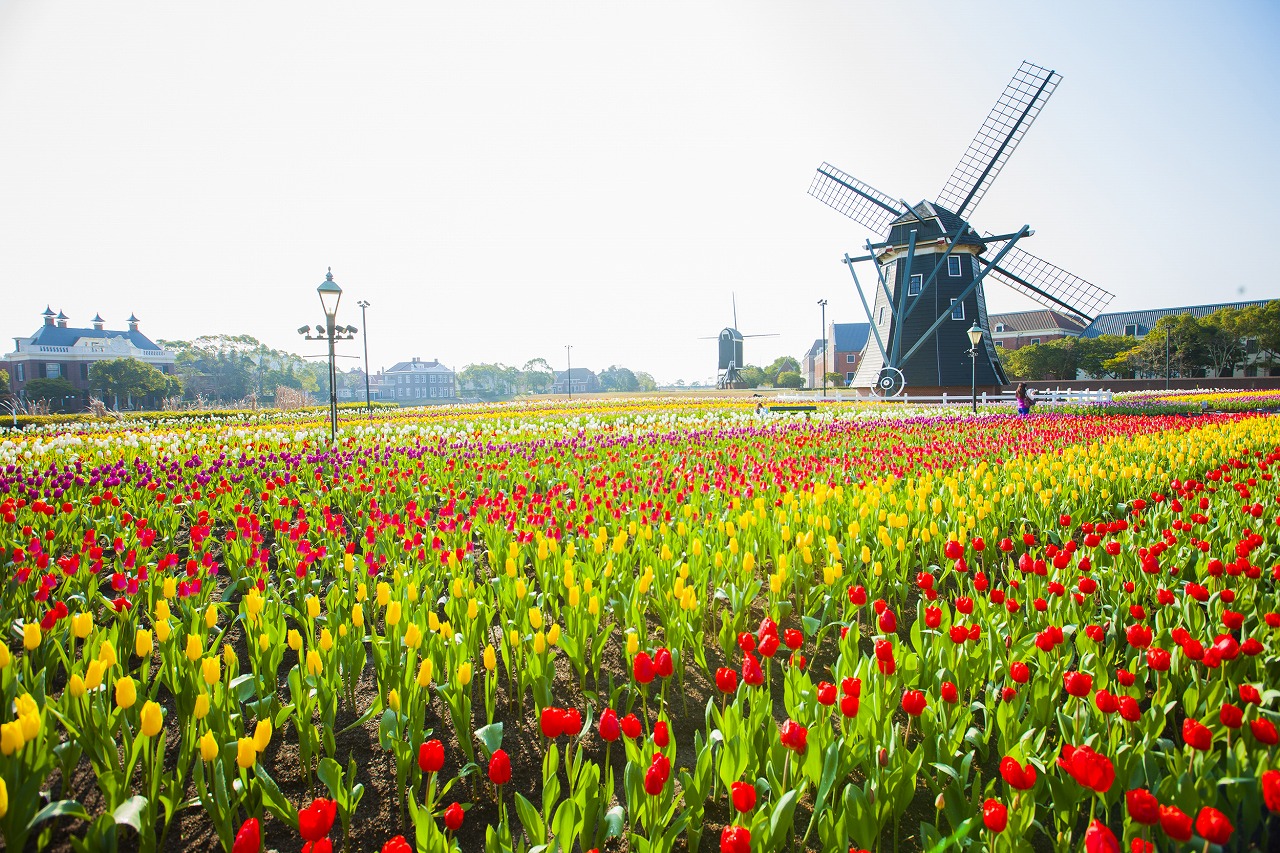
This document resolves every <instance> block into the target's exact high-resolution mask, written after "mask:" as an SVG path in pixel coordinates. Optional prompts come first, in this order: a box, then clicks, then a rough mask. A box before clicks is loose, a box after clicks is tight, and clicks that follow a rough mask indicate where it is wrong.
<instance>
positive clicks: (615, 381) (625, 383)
mask: <svg viewBox="0 0 1280 853" xmlns="http://www.w3.org/2000/svg"><path fill="white" fill-rule="evenodd" d="M600 387H601V388H603V389H604V390H605V391H639V390H640V383H639V382H638V381H637V380H636V375H635V374H634V373H632V372H631V371H630V370H628V369H627V368H625V367H619V366H618V365H616V364H613V365H610V366H609V367H608V368H606V369H605V370H602V371H600Z"/></svg>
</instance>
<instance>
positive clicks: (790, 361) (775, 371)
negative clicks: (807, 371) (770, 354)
mask: <svg viewBox="0 0 1280 853" xmlns="http://www.w3.org/2000/svg"><path fill="white" fill-rule="evenodd" d="M799 372H800V362H798V361H796V360H795V359H794V358H792V357H791V356H789V355H784V356H779V357H778V358H775V359H774V360H773V363H772V364H770V365H769V366H768V367H766V368H765V369H764V378H765V381H766V382H768V383H769V384H770V385H777V384H778V381H779V380H778V376H779V374H782V373H799Z"/></svg>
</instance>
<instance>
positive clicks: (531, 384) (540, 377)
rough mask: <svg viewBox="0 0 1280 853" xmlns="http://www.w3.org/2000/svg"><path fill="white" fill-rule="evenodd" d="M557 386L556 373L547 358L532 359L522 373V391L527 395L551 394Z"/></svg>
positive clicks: (525, 364) (527, 362)
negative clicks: (553, 387) (552, 389)
mask: <svg viewBox="0 0 1280 853" xmlns="http://www.w3.org/2000/svg"><path fill="white" fill-rule="evenodd" d="M555 384H556V372H555V370H554V369H553V368H552V367H551V365H550V364H548V363H547V360H546V359H545V358H531V359H529V360H528V361H526V362H525V363H524V370H523V371H522V372H521V373H520V390H521V391H523V392H524V393H526V394H549V393H551V387H552V386H553V385H555Z"/></svg>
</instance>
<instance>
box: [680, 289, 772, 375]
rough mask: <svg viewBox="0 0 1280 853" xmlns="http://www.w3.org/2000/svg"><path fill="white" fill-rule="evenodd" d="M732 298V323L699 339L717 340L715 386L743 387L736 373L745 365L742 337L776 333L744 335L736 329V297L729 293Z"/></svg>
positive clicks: (763, 336) (757, 336)
mask: <svg viewBox="0 0 1280 853" xmlns="http://www.w3.org/2000/svg"><path fill="white" fill-rule="evenodd" d="M730 298H731V299H732V300H733V325H732V326H728V327H726V328H724V329H721V330H720V334H718V335H715V336H713V337H703V338H699V339H698V340H700V341H711V340H714V341H717V344H716V352H717V354H718V355H719V360H718V362H717V364H716V369H717V370H718V371H719V373H717V375H716V387H717V388H745V387H746V385H745V384H743V382H742V378H741V377H740V376H739V375H738V371H739V370H741V369H742V368H743V367H744V366H745V365H746V362H744V361H743V360H742V359H743V356H742V340H743V338H776V337H777V334H766V335H744V334H742V332H739V331H738V298H737V296H736V295H731V296H730Z"/></svg>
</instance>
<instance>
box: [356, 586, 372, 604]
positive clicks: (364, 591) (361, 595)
mask: <svg viewBox="0 0 1280 853" xmlns="http://www.w3.org/2000/svg"><path fill="white" fill-rule="evenodd" d="M368 597H369V587H367V586H365V585H364V584H363V583H361V584H359V585H358V586H357V587H356V601H357V602H363V601H364V600H365V599H366V598H368Z"/></svg>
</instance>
